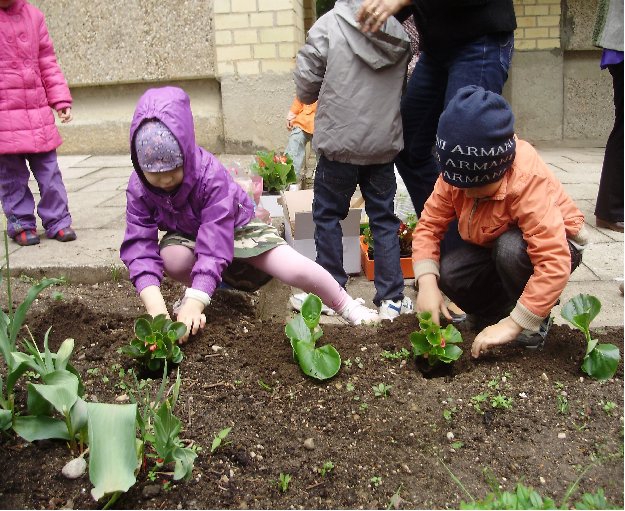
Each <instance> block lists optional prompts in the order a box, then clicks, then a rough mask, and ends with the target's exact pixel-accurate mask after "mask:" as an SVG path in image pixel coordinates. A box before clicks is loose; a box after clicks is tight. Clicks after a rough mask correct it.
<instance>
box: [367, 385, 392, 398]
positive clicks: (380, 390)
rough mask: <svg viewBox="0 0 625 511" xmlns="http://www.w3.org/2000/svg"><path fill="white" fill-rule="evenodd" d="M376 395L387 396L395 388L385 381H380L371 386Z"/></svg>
mask: <svg viewBox="0 0 625 511" xmlns="http://www.w3.org/2000/svg"><path fill="white" fill-rule="evenodd" d="M371 388H372V389H373V394H374V395H375V397H387V396H388V395H389V393H390V392H391V389H392V388H393V386H392V385H385V384H384V383H378V384H377V385H374V386H373V387H371Z"/></svg>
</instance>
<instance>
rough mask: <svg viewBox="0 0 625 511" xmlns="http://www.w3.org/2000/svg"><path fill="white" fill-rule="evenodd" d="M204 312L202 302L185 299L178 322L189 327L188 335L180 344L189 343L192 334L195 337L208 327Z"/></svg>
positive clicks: (182, 338) (179, 312) (181, 339)
mask: <svg viewBox="0 0 625 511" xmlns="http://www.w3.org/2000/svg"><path fill="white" fill-rule="evenodd" d="M203 312H204V304H203V303H202V302H200V301H199V300H196V299H195V298H190V297H188V296H187V297H185V299H184V300H183V303H182V306H181V307H180V310H179V311H178V315H177V320H178V321H181V322H182V323H184V324H185V325H187V333H186V334H184V336H183V337H181V338H180V340H179V341H178V342H179V343H180V344H183V343H185V342H187V339H189V335H190V334H192V335H195V334H197V333H198V331H199V330H200V329H202V328H204V327H205V326H206V316H205V315H204V314H203Z"/></svg>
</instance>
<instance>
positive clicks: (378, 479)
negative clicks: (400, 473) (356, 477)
mask: <svg viewBox="0 0 625 511" xmlns="http://www.w3.org/2000/svg"><path fill="white" fill-rule="evenodd" d="M369 482H370V483H371V486H373V487H374V488H377V487H378V486H380V485H381V484H382V478H381V477H380V476H373V477H372V478H371V479H369Z"/></svg>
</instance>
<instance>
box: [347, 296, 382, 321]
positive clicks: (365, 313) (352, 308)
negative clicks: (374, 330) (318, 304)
mask: <svg viewBox="0 0 625 511" xmlns="http://www.w3.org/2000/svg"><path fill="white" fill-rule="evenodd" d="M340 314H341V317H342V318H343V319H344V320H346V321H347V322H348V323H349V324H350V325H354V326H356V325H363V324H367V323H368V324H375V323H379V322H380V316H379V315H378V311H375V310H373V309H369V308H368V307H365V301H364V300H363V299H362V298H356V299H354V300H352V301H351V302H350V303H348V304H347V305H346V306H345V307H344V308H343V310H342V311H341V312H340Z"/></svg>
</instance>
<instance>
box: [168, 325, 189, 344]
mask: <svg viewBox="0 0 625 511" xmlns="http://www.w3.org/2000/svg"><path fill="white" fill-rule="evenodd" d="M169 329H170V332H174V334H175V335H176V340H178V339H180V338H181V337H182V336H183V335H184V334H186V333H187V325H185V324H184V323H182V322H180V321H176V322H175V323H172V324H171V325H170V327H169Z"/></svg>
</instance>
